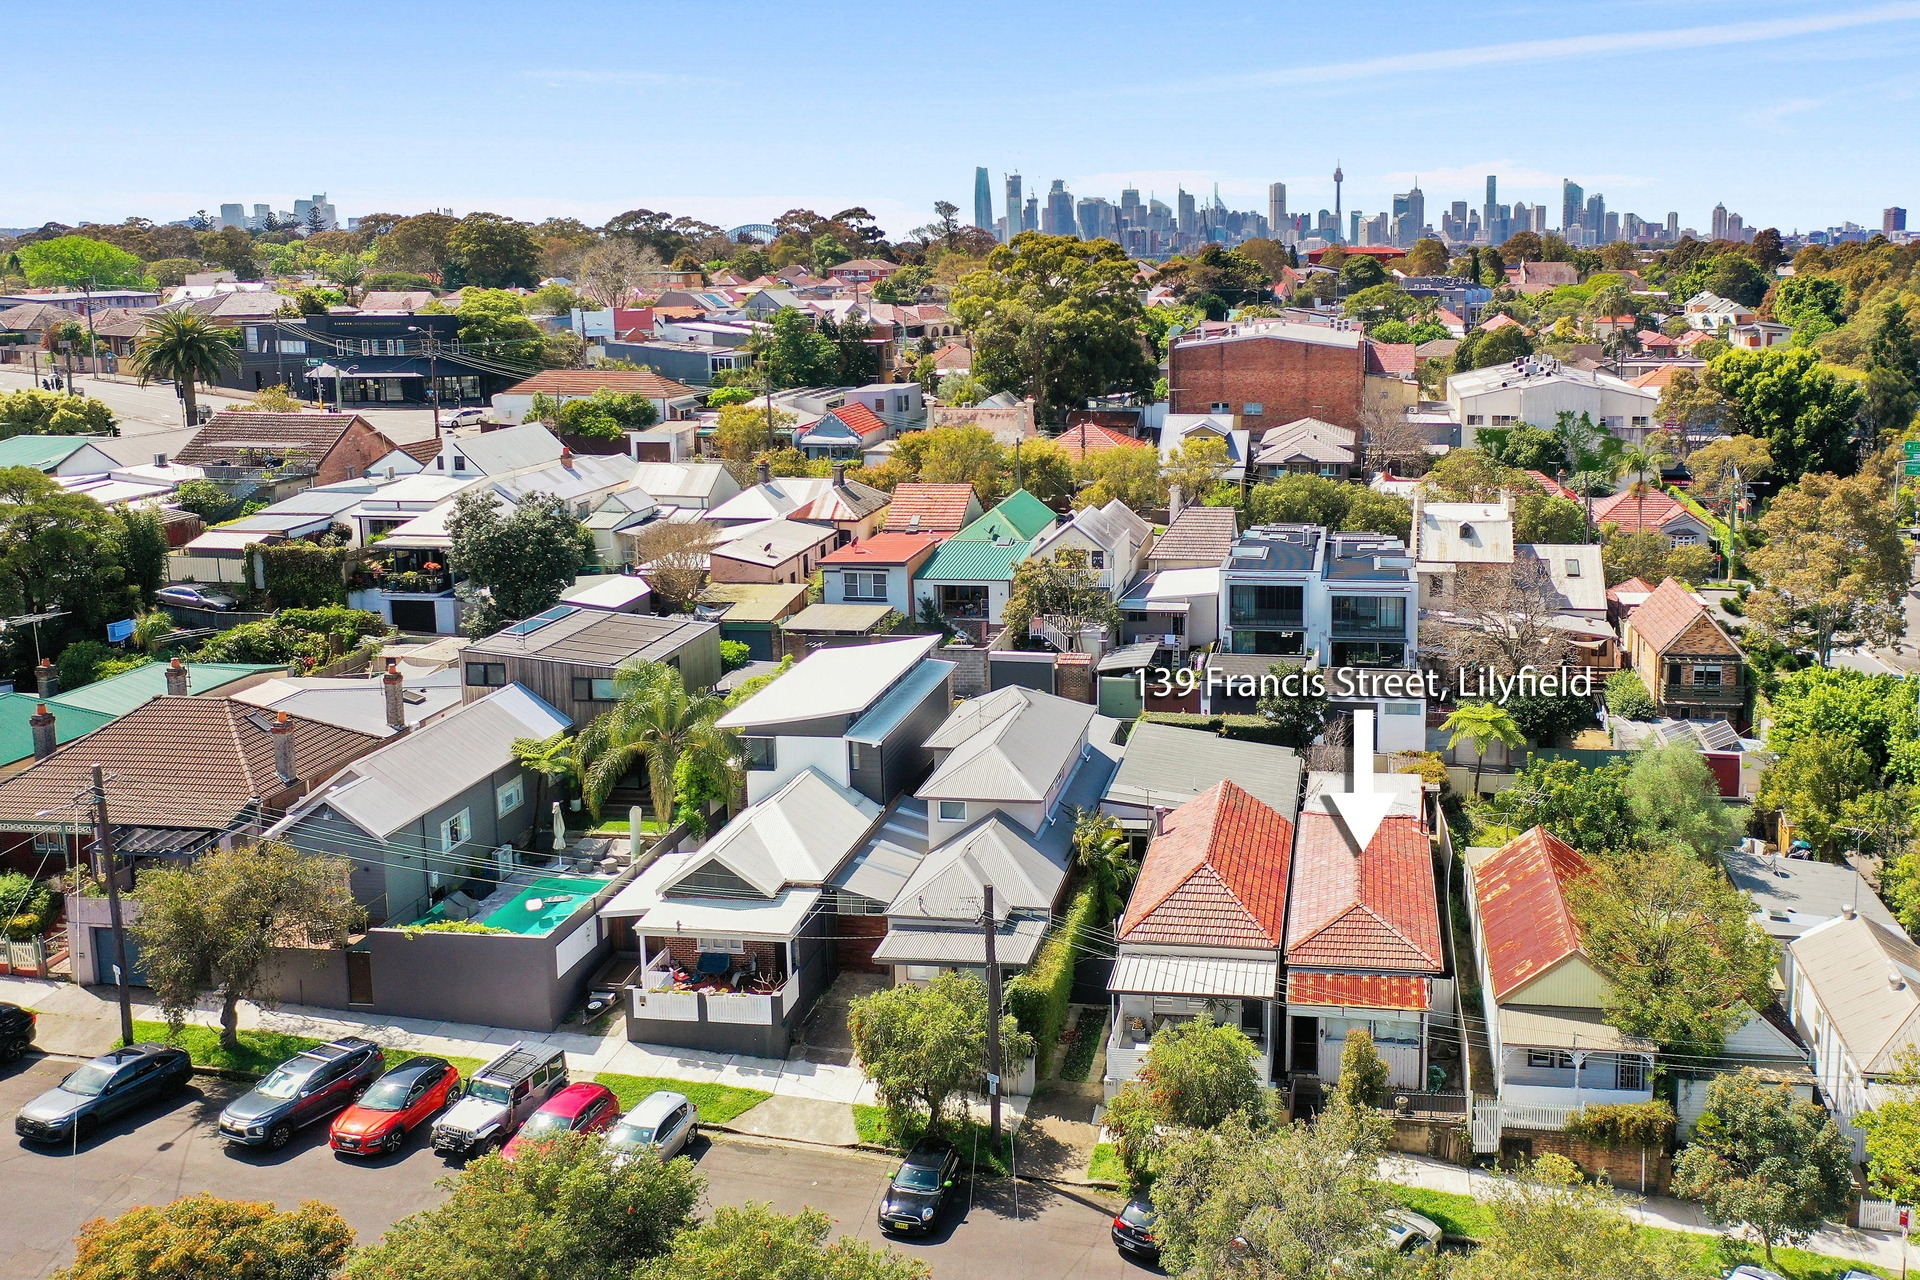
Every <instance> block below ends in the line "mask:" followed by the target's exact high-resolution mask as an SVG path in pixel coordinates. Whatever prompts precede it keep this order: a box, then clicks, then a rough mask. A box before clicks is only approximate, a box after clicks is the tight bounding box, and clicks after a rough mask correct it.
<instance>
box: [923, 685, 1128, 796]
mask: <svg viewBox="0 0 1920 1280" xmlns="http://www.w3.org/2000/svg"><path fill="white" fill-rule="evenodd" d="M1093 716H1094V709H1093V708H1092V707H1091V706H1089V705H1088V704H1087V703H1084V702H1075V701H1073V700H1072V699H1070V698H1059V697H1055V696H1054V695H1053V694H1050V693H1040V692H1038V691H1036V690H1033V689H1026V688H1022V687H1021V686H1019V685H1009V686H1008V687H1006V688H1004V689H996V690H994V691H993V692H992V693H989V694H987V695H985V696H984V697H979V698H972V699H969V700H968V701H966V702H963V703H961V704H960V705H959V706H957V707H955V708H954V709H953V712H952V714H950V715H949V716H948V717H947V719H946V722H945V723H944V724H942V725H941V726H940V727H939V728H938V729H936V730H934V732H933V735H932V736H931V737H929V738H928V739H927V741H926V745H927V746H928V747H929V748H930V749H932V750H935V751H940V750H945V751H947V753H948V754H947V756H946V757H945V758H944V759H943V760H941V761H940V763H939V764H938V765H936V766H935V767H934V770H933V774H932V775H931V776H930V777H929V778H928V779H927V780H926V781H925V782H923V783H921V784H920V786H919V788H918V789H917V790H916V792H915V794H916V795H918V796H920V797H921V798H922V799H931V800H1007V801H1014V802H1031V801H1035V800H1043V799H1045V798H1046V794H1047V790H1048V788H1049V787H1050V786H1052V784H1053V781H1054V779H1055V778H1058V777H1059V776H1060V773H1061V770H1062V769H1063V768H1065V767H1066V765H1067V763H1068V762H1069V761H1070V760H1072V759H1073V757H1075V756H1077V755H1078V754H1079V753H1080V751H1081V748H1082V747H1083V745H1084V744H1085V742H1086V737H1087V725H1088V724H1089V723H1091V722H1092V720H1093Z"/></svg>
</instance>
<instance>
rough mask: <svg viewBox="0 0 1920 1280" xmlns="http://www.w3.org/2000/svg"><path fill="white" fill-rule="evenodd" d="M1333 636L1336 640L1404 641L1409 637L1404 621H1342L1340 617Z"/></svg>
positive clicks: (1334, 625)
mask: <svg viewBox="0 0 1920 1280" xmlns="http://www.w3.org/2000/svg"><path fill="white" fill-rule="evenodd" d="M1333 638H1334V639H1335V640H1395V641H1400V642H1402V643H1405V642H1406V641H1407V640H1408V639H1409V637H1408V635H1407V624H1406V623H1404V622H1394V623H1369V622H1341V621H1340V620H1338V619H1335V620H1334V624H1333Z"/></svg>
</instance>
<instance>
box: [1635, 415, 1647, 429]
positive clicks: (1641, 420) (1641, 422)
mask: <svg viewBox="0 0 1920 1280" xmlns="http://www.w3.org/2000/svg"><path fill="white" fill-rule="evenodd" d="M1633 425H1634V426H1636V427H1647V426H1650V425H1652V422H1651V420H1650V419H1648V418H1645V417H1636V418H1635V419H1634V420H1633Z"/></svg>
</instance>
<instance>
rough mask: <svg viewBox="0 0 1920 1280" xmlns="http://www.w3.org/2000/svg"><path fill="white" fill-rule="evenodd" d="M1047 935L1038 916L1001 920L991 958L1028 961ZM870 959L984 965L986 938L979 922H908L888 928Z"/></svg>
mask: <svg viewBox="0 0 1920 1280" xmlns="http://www.w3.org/2000/svg"><path fill="white" fill-rule="evenodd" d="M1046 935H1047V921H1046V920H1045V919H1043V918H1041V917H1038V916H1028V917H1023V918H1021V919H1018V920H1008V921H1002V922H1001V925H1000V927H999V928H998V929H997V930H995V931H994V939H993V958H994V959H995V960H996V961H998V962H999V963H1001V964H1012V965H1024V964H1031V963H1032V962H1033V957H1034V955H1035V953H1037V952H1038V951H1039V950H1040V942H1041V940H1042V939H1043V938H1045V937H1046ZM873 958H874V959H875V960H880V961H884V962H886V963H888V964H958V965H969V964H970V965H983V964H985V963H986V961H987V940H986V938H985V936H984V931H983V930H982V929H981V928H980V927H979V926H978V925H971V926H968V925H952V924H930V923H922V922H917V921H915V922H907V923H904V924H897V925H894V926H893V927H891V928H889V929H888V930H887V936H886V937H885V938H882V939H881V940H880V945H879V946H877V947H875V948H874V949H873Z"/></svg>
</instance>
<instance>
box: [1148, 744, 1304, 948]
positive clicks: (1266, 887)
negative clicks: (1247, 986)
mask: <svg viewBox="0 0 1920 1280" xmlns="http://www.w3.org/2000/svg"><path fill="white" fill-rule="evenodd" d="M1292 848H1293V824H1292V823H1290V822H1288V821H1287V820H1286V818H1285V817H1283V816H1282V815H1281V814H1280V813H1279V812H1277V811H1276V810H1273V809H1270V808H1268V807H1267V806H1266V805H1264V804H1262V803H1261V802H1260V801H1258V800H1256V799H1254V798H1253V797H1252V796H1251V795H1249V794H1247V793H1246V792H1245V791H1242V790H1241V789H1240V788H1239V787H1237V786H1235V785H1234V784H1233V783H1231V782H1220V783H1217V784H1215V785H1214V786H1213V787H1211V788H1210V789H1208V790H1206V791H1203V792H1201V793H1200V794H1199V795H1198V796H1196V797H1194V798H1193V799H1192V800H1189V801H1187V803H1185V804H1183V805H1181V806H1180V807H1179V808H1178V809H1175V810H1174V811H1173V812H1172V813H1170V814H1168V815H1167V818H1166V825H1165V829H1164V832H1163V834H1161V835H1160V836H1159V837H1157V838H1156V839H1155V840H1154V841H1153V843H1152V844H1150V845H1148V846H1147V856H1146V858H1145V860H1144V861H1142V862H1141V864H1140V878H1139V879H1138V880H1137V881H1135V883H1134V886H1133V896H1132V897H1131V898H1130V899H1128V901H1127V911H1126V914H1125V915H1124V916H1122V917H1121V920H1120V938H1121V941H1123V942H1170V943H1187V944H1191V945H1194V946H1203V947H1205V946H1214V947H1253V948H1258V949H1260V950H1269V949H1277V948H1278V947H1279V945H1280V939H1281V937H1282V936H1283V934H1284V931H1285V926H1286V916H1287V876H1288V869H1289V866H1290V864H1291V862H1292Z"/></svg>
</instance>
